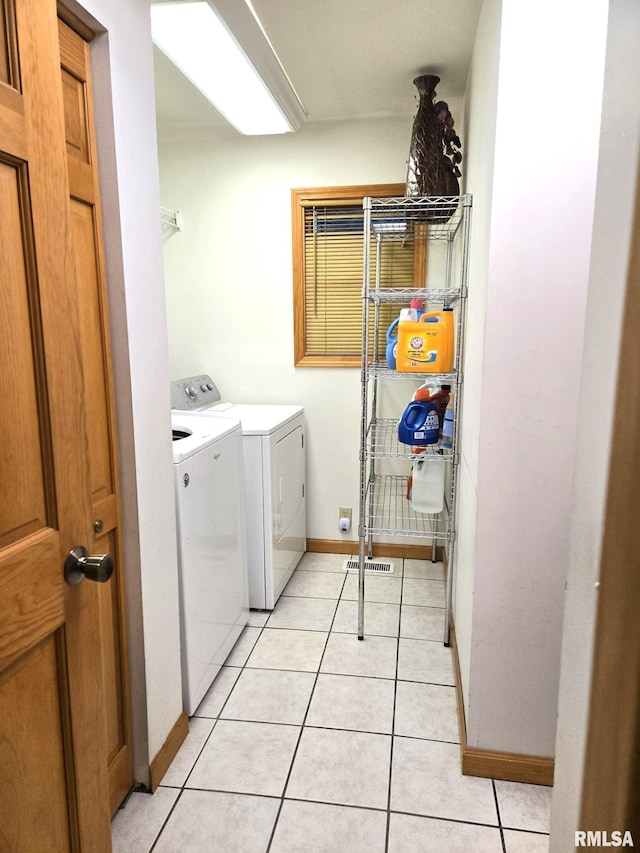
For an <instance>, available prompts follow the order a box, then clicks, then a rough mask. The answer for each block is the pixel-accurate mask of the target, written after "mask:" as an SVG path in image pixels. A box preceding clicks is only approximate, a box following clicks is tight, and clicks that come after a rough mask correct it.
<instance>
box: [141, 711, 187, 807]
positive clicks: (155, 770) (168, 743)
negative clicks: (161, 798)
mask: <svg viewBox="0 0 640 853" xmlns="http://www.w3.org/2000/svg"><path fill="white" fill-rule="evenodd" d="M188 734H189V717H187V715H186V714H185V713H184V712H183V713H182V714H180V716H179V717H178V719H177V720H176V721H175V723H174V724H173V728H172V729H171V731H170V732H169V734H168V735H167V739H166V740H165V742H164V743H163V744H162V747H161V748H160V750H159V751H158V753H157V755H156V756H155V758H154V759H153V761H152V762H151V765H150V767H149V776H150V785H151V793H152V794H153V793H155V790H156V788H157V787H158V785H159V784H160V782H162V778H163V776H164V774H165V773H166V772H167V770H168V769H169V765H170V764H171V762H172V761H173V759H174V758H175V757H176V755H177V753H178V750H179V749H180V747H181V746H182V744H183V743H184V740H185V738H186V736H187V735H188Z"/></svg>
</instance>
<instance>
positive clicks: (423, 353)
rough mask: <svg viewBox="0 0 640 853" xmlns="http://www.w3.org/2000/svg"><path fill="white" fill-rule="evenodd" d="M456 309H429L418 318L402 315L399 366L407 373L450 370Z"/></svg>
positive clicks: (397, 353) (397, 358) (397, 360)
mask: <svg viewBox="0 0 640 853" xmlns="http://www.w3.org/2000/svg"><path fill="white" fill-rule="evenodd" d="M453 337H454V328H453V311H452V309H451V308H445V309H444V310H443V311H430V312H428V313H425V314H423V315H422V316H421V317H420V318H419V319H418V320H416V321H415V322H413V321H410V320H403V319H402V317H401V318H400V323H399V324H398V346H397V350H396V368H397V369H398V370H399V371H401V372H405V373H448V372H449V371H450V370H451V369H452V368H453Z"/></svg>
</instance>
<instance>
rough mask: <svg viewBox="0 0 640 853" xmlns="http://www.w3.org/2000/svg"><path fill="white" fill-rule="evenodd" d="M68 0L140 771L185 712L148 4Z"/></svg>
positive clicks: (143, 773) (143, 774)
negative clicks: (85, 33)
mask: <svg viewBox="0 0 640 853" xmlns="http://www.w3.org/2000/svg"><path fill="white" fill-rule="evenodd" d="M83 2H84V9H83V8H81V7H80V6H79V5H78V4H77V3H75V2H73V0H72V2H70V3H69V4H68V5H69V6H70V8H71V9H72V10H73V11H75V12H76V13H77V14H78V16H79V17H80V18H81V19H83V20H85V21H86V22H87V23H89V25H90V26H92V25H93V26H94V27H95V26H96V22H97V24H98V25H99V26H100V27H102V28H103V30H104V31H103V32H102V33H101V34H99V35H98V36H97V38H96V39H95V41H94V42H93V45H92V61H93V65H94V89H95V112H96V124H97V141H98V156H99V161H100V175H101V190H102V196H103V216H104V226H105V251H106V264H107V275H108V281H109V302H110V311H111V322H112V334H113V344H114V346H113V358H114V370H115V390H116V407H117V417H118V431H119V436H118V437H119V444H120V457H121V458H120V463H121V477H122V493H123V533H124V547H125V562H126V566H125V568H126V581H127V598H128V606H129V612H128V616H129V623H130V626H131V632H130V635H131V647H130V656H131V668H132V693H133V704H134V709H133V710H134V727H135V745H136V748H135V756H134V758H135V773H136V779H137V780H138V781H142V782H147V781H148V778H147V771H148V763H149V761H150V760H152V759H153V758H154V756H155V755H156V754H157V752H158V750H159V749H160V748H161V747H162V745H163V743H164V741H165V739H166V737H167V735H168V733H169V732H170V730H171V728H172V726H173V725H174V723H175V722H176V720H177V719H178V717H179V716H180V714H181V712H182V694H181V678H180V634H179V618H178V593H177V567H176V559H177V558H176V532H175V514H174V503H173V501H174V498H173V482H172V457H171V439H170V415H169V410H170V403H169V389H168V379H169V369H168V354H167V336H166V319H165V300H164V285H163V269H162V244H161V229H160V220H159V204H160V201H159V189H158V163H157V154H156V127H155V107H154V103H155V101H154V89H153V56H152V47H151V35H150V20H149V3H148V0H83Z"/></svg>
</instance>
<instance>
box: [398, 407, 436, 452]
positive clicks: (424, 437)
mask: <svg viewBox="0 0 640 853" xmlns="http://www.w3.org/2000/svg"><path fill="white" fill-rule="evenodd" d="M439 436H440V419H439V417H438V406H437V405H436V404H435V403H431V402H430V401H429V400H412V401H411V402H410V403H409V405H408V406H407V408H406V409H405V410H404V412H403V413H402V417H401V418H400V420H399V422H398V440H399V441H401V442H402V443H403V444H435V443H436V442H437V441H438V438H439Z"/></svg>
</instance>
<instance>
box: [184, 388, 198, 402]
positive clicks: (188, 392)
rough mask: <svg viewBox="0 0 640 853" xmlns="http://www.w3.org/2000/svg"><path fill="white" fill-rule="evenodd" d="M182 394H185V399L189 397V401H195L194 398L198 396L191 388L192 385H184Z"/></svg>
mask: <svg viewBox="0 0 640 853" xmlns="http://www.w3.org/2000/svg"><path fill="white" fill-rule="evenodd" d="M184 393H185V394H186V395H187V397H189V399H191V400H195V399H196V397H197V396H198V392H197V391H196V389H195V388H194V387H193V385H185V386H184Z"/></svg>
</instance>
